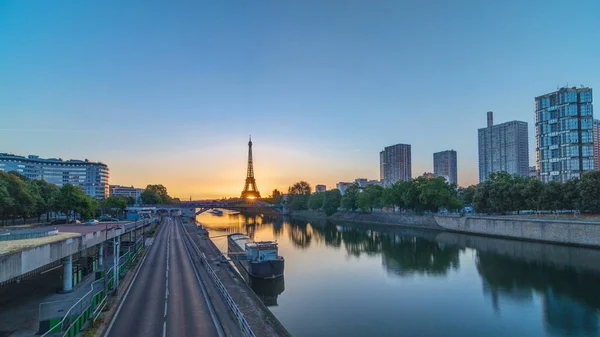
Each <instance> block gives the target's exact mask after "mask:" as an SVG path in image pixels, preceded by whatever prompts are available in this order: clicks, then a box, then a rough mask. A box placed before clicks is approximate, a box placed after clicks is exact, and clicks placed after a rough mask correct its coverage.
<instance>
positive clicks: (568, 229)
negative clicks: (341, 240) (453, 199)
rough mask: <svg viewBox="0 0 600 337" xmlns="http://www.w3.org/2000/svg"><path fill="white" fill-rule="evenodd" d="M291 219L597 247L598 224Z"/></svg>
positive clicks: (385, 216)
mask: <svg viewBox="0 0 600 337" xmlns="http://www.w3.org/2000/svg"><path fill="white" fill-rule="evenodd" d="M292 217H294V218H299V219H308V220H310V219H321V220H330V221H333V222H336V221H345V222H355V223H377V224H381V225H389V226H405V227H417V228H426V229H435V230H440V231H452V232H461V233H469V234H477V235H485V236H492V237H504V238H511V239H518V240H528V241H540V242H550V243H559V244H567V245H576V246H586V247H594V248H599V247H600V222H594V221H590V220H568V219H566V220H563V219H561V220H551V219H532V218H527V217H509V216H496V217H492V216H446V215H422V216H421V215H413V214H403V213H371V214H360V213H345V212H338V213H335V214H334V215H332V216H330V217H326V216H325V214H324V213H322V212H314V211H295V212H294V213H293V214H292Z"/></svg>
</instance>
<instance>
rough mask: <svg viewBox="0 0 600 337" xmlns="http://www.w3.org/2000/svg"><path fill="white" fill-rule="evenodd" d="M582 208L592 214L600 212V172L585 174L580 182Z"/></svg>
mask: <svg viewBox="0 0 600 337" xmlns="http://www.w3.org/2000/svg"><path fill="white" fill-rule="evenodd" d="M579 196H580V204H581V208H582V209H584V210H586V211H590V212H600V171H591V172H587V173H585V174H584V175H583V176H582V177H581V180H580V181H579Z"/></svg>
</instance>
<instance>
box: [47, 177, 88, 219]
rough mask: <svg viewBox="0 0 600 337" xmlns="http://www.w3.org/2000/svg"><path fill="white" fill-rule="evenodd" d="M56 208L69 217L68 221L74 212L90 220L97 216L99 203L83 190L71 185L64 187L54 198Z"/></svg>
mask: <svg viewBox="0 0 600 337" xmlns="http://www.w3.org/2000/svg"><path fill="white" fill-rule="evenodd" d="M54 207H55V209H57V210H59V211H60V212H62V213H64V214H66V215H67V220H68V219H69V218H70V215H71V213H72V212H75V213H79V214H80V215H81V217H82V218H83V219H89V218H91V217H93V216H94V214H96V208H97V207H98V202H97V201H96V200H94V199H92V198H91V197H89V196H88V195H87V194H85V193H84V192H83V190H82V189H81V188H80V187H78V186H74V185H71V184H65V185H63V186H62V187H61V188H60V190H59V191H58V194H57V195H56V197H55V198H54Z"/></svg>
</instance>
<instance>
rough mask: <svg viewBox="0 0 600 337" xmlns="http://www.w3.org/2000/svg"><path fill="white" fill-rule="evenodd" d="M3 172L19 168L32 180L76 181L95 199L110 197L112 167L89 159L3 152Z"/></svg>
mask: <svg viewBox="0 0 600 337" xmlns="http://www.w3.org/2000/svg"><path fill="white" fill-rule="evenodd" d="M0 171H4V172H9V171H17V172H18V173H20V174H22V175H24V176H25V177H27V178H29V179H44V180H46V181H47V182H49V183H51V184H55V185H58V186H62V185H64V184H73V185H77V186H80V187H81V188H82V189H83V191H84V192H85V193H86V194H87V195H89V196H91V197H94V198H97V199H104V198H106V197H108V196H109V183H108V182H109V179H110V175H109V170H108V166H106V164H103V163H100V162H97V163H95V162H91V161H89V160H87V159H86V160H62V159H61V158H59V159H56V158H50V159H43V158H40V157H38V156H34V155H29V156H27V157H24V156H16V155H13V154H7V153H1V154H0Z"/></svg>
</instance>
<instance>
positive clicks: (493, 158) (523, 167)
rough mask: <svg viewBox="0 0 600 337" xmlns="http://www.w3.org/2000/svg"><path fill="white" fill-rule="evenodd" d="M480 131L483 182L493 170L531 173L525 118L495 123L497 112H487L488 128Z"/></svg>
mask: <svg viewBox="0 0 600 337" xmlns="http://www.w3.org/2000/svg"><path fill="white" fill-rule="evenodd" d="M477 131H478V138H479V181H480V182H483V181H486V180H487V179H488V175H489V174H490V173H491V172H508V173H510V174H518V175H520V176H523V177H527V176H528V175H529V141H528V139H527V123H526V122H521V121H512V122H506V123H502V124H498V125H494V113H493V112H492V111H488V113H487V127H485V128H481V129H479V130H477Z"/></svg>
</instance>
